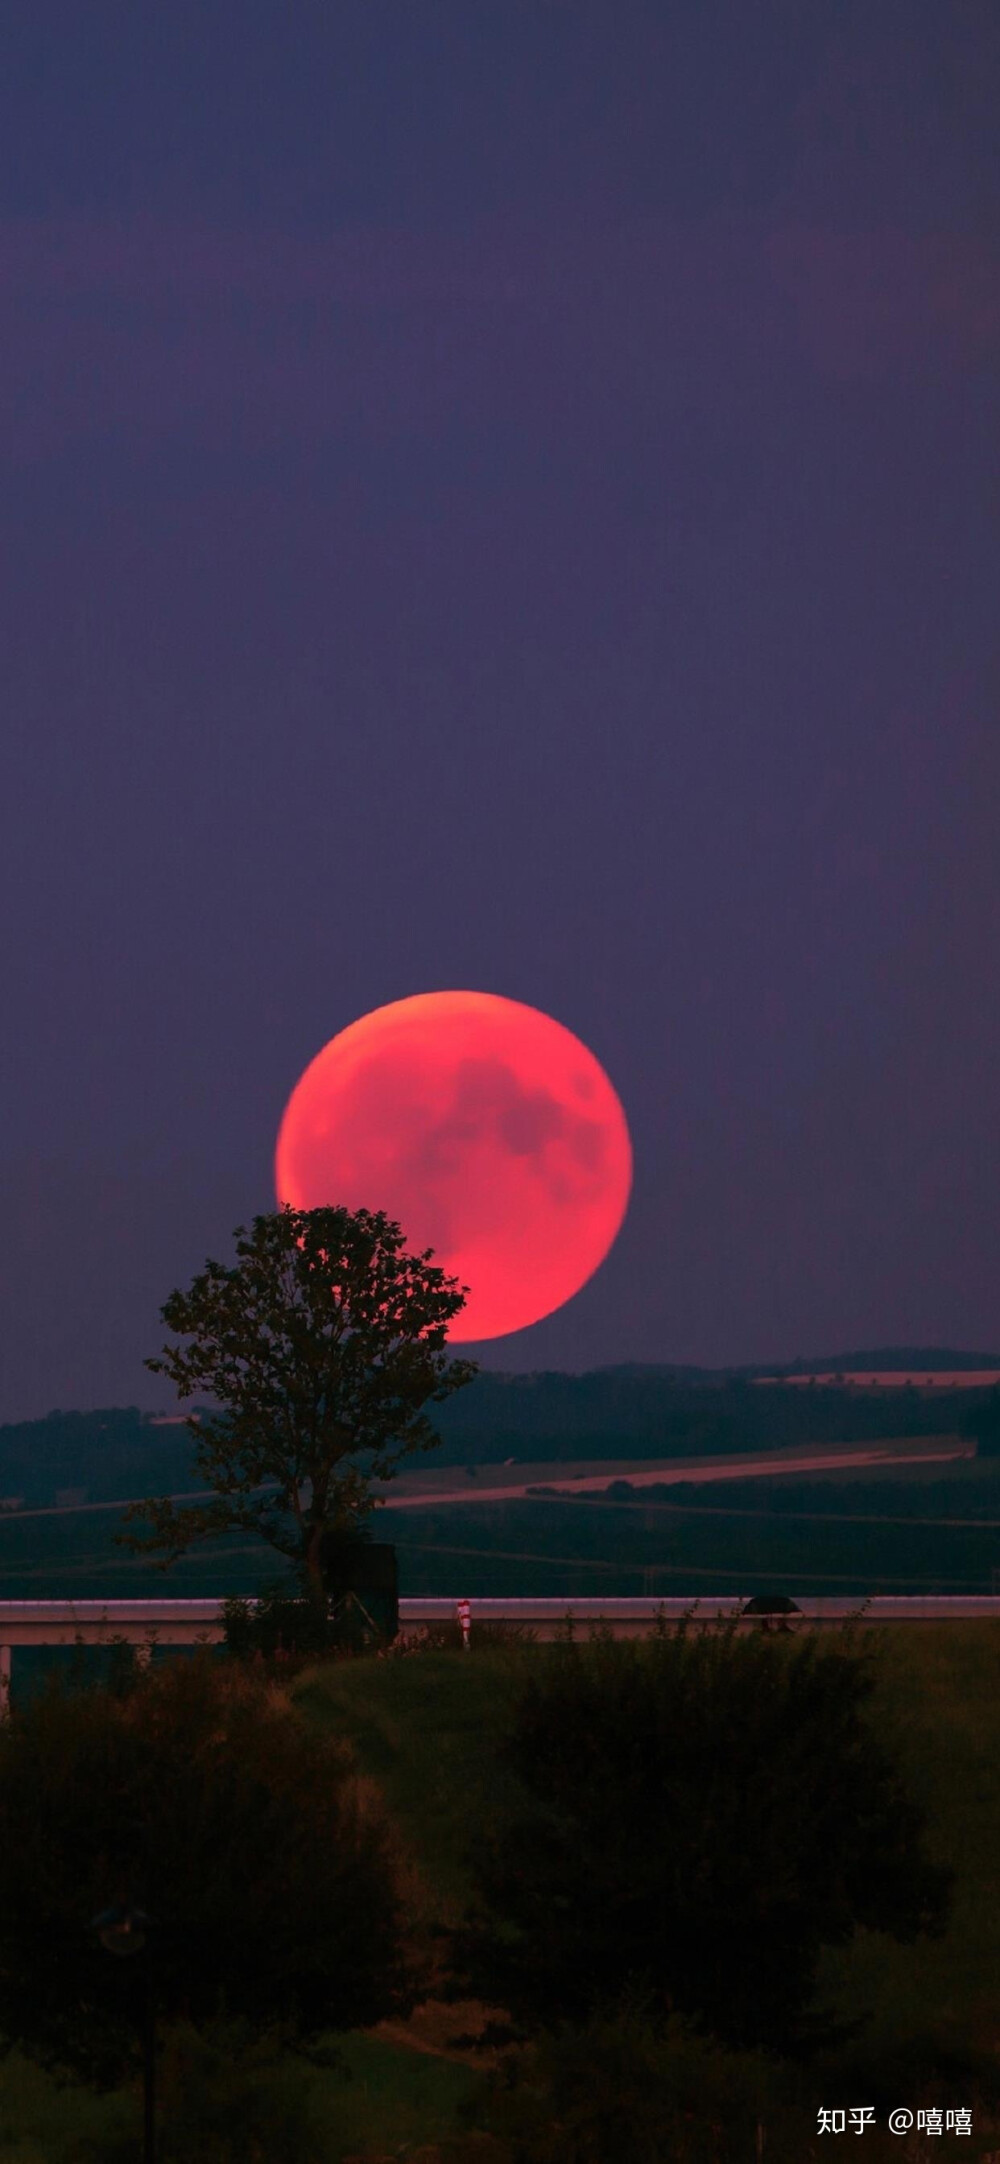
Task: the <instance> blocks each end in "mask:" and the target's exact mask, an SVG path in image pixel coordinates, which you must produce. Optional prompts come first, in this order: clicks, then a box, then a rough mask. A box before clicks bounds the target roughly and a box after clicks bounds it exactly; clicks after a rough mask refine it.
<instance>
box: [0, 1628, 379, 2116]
mask: <svg viewBox="0 0 1000 2164" xmlns="http://www.w3.org/2000/svg"><path fill="white" fill-rule="evenodd" d="M115 1904H123V1905H132V1906H136V1907H138V1908H140V1909H142V1910H143V1911H144V1912H146V1913H147V1914H148V1915H149V1916H150V1918H151V1919H152V1928H151V1931H150V1939H149V1944H150V1961H151V1968H152V1980H153V1987H154V1994H155V2002H156V2007H157V2012H158V2014H159V2016H160V2017H161V2018H166V2019H170V2018H175V2019H182V2020H186V2021H188V2022H191V2023H193V2024H194V2025H195V2026H196V2027H199V2028H200V2027H204V2026H205V2025H210V2024H212V2023H214V2022H215V2021H217V2020H218V2019H219V2018H222V2017H225V2018H226V2019H228V2020H230V2021H239V2022H242V2023H243V2024H244V2025H245V2026H246V2027H247V2028H248V2029H249V2031H250V2032H252V2033H259V2034H264V2033H266V2032H268V2031H270V2030H271V2029H272V2028H273V2027H274V2026H275V2025H280V2026H281V2027H283V2028H284V2030H285V2031H286V2033H287V2035H288V2036H289V2038H293V2039H294V2038H298V2039H300V2040H301V2039H306V2038H309V2037H314V2036H317V2035H319V2034H320V2033H321V2032H323V2031H326V2030H336V2029H349V2028H355V2027H363V2026H365V2025H366V2024H368V2023H372V2022H375V2021H378V2020H380V2019H382V2018H383V2016H385V2015H387V2014H389V2013H390V2012H391V2011H393V2010H394V2008H395V2007H396V2005H397V2004H398V2003H400V1999H401V1995H402V1997H403V1998H404V1999H405V1989H406V1971H405V1958H404V1955H403V1953H402V1951H401V1949H402V1946H403V1938H402V1932H403V1922H402V1918H403V1901H402V1895H401V1892H400V1871H399V1866H398V1862H397V1855H396V1847H395V1840H394V1836H393V1834H392V1831H391V1828H390V1825H389V1823H388V1821H387V1819H386V1817H385V1815H384V1812H383V1810H382V1807H381V1805H380V1803H379V1801H378V1799H377V1797H375V1796H374V1795H373V1794H372V1793H371V1792H370V1790H369V1789H368V1788H367V1787H366V1786H365V1785H364V1784H361V1783H359V1782H358V1780H357V1778H356V1776H355V1773H354V1769H353V1765H352V1762H351V1760H350V1757H349V1755H348V1754H347V1753H346V1752H345V1750H344V1749H343V1747H342V1746H341V1745H338V1744H337V1743H335V1742H334V1741H332V1740H331V1739H330V1738H328V1737H326V1736H323V1735H320V1734H318V1733H316V1732H314V1731H312V1730H310V1729H309V1728H308V1727H307V1725H306V1724H305V1723H304V1722H303V1721H302V1720H301V1719H300V1718H299V1717H298V1716H297V1715H296V1714H295V1713H294V1711H293V1710H292V1708H291V1707H290V1705H289V1704H288V1703H287V1701H282V1700H281V1699H280V1698H278V1697H277V1696H276V1695H275V1694H274V1693H270V1694H269V1693H268V1692H267V1691H266V1689H265V1688H264V1686H263V1685H262V1684H261V1683H260V1682H259V1681H257V1680H255V1679H254V1678H252V1677H250V1676H247V1675H246V1673H245V1672H244V1671H242V1670H239V1669H237V1670H233V1669H232V1668H229V1669H228V1670H226V1669H221V1670H220V1667H219V1665H218V1664H217V1663H214V1662H213V1661H212V1659H211V1657H210V1656H209V1655H199V1656H196V1657H195V1658H194V1659H188V1660H175V1661H172V1662H163V1663H162V1664H157V1665H156V1666H155V1667H154V1668H153V1669H152V1670H151V1671H150V1672H149V1674H148V1676H146V1677H145V1678H144V1679H142V1680H141V1681H140V1682H139V1683H138V1684H137V1687H136V1688H135V1689H134V1690H132V1691H131V1692H129V1693H128V1694H126V1695H124V1696H122V1695H118V1696H115V1695H114V1694H112V1693H111V1692H109V1691H105V1690H92V1691H83V1692H79V1693H70V1694H65V1693H51V1694H49V1695H47V1696H45V1697H42V1698H40V1699H36V1700H35V1701H33V1702H29V1704H28V1705H26V1706H25V1707H23V1708H18V1707H15V1708H14V1711H13V1713H12V1715H11V1718H10V1720H9V1721H8V1722H6V1723H5V1724H4V1725H3V1728H2V1730H0V2035H2V2036H3V2038H4V2039H5V2041H6V2043H7V2044H11V2043H14V2044H18V2045H20V2046H21V2047H22V2048H23V2049H24V2050H25V2051H26V2052H27V2053H28V2054H29V2055H31V2056H34V2057H36V2058H39V2059H41V2060H42V2061H43V2062H45V2063H49V2064H52V2065H56V2066H64V2067H67V2068H70V2069H72V2070H73V2071H75V2072H77V2073H79V2074H81V2075H82V2076H83V2078H84V2079H86V2080H96V2081H98V2082H110V2081H114V2080H116V2079H118V2078H120V2076H121V2075H122V2074H123V2073H125V2072H126V2071H127V2070H128V2068H129V2067H130V2065H132V2064H134V2063H135V2059H136V2055H137V2050H138V2041H137V2032H136V2009H137V2006H141V2003H142V1975H141V1971H142V1964H143V1963H144V1961H145V1959H146V1955H145V1954H144V1953H137V1954H134V1955H132V1956H130V1957H128V1958H126V1959H120V1958H116V1957H115V1956H114V1955H113V1954H110V1953H108V1952H107V1951H106V1950H105V1949H104V1947H103V1946H101V1945H100V1944H99V1943H97V1941H96V1939H95V1937H94V1934H93V1932H92V1931H91V1930H90V1929H89V1925H90V1923H91V1920H92V1919H93V1918H94V1917H95V1916H96V1915H99V1914H100V1913H101V1912H102V1911H103V1910H104V1909H106V1908H108V1907H109V1906H112V1905H115Z"/></svg>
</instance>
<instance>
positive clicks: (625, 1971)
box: [456, 1630, 949, 2050]
mask: <svg viewBox="0 0 1000 2164" xmlns="http://www.w3.org/2000/svg"><path fill="white" fill-rule="evenodd" d="M872 1687H873V1677H872V1673H871V1662H870V1658H869V1657H867V1656H863V1655H861V1654H860V1653H859V1652H857V1651H855V1650H854V1649H853V1647H852V1646H851V1645H850V1644H849V1643H847V1642H845V1641H844V1640H843V1639H834V1640H831V1639H823V1640H822V1641H821V1640H820V1639H819V1638H818V1637H817V1636H816V1635H815V1634H810V1635H808V1636H805V1637H803V1636H799V1637H782V1636H771V1635H769V1634H768V1635H764V1634H760V1635H758V1634H757V1633H754V1635H753V1636H752V1637H751V1638H745V1637H744V1638H740V1637H737V1636H736V1634H735V1632H734V1630H728V1631H723V1632H719V1633H708V1634H698V1635H697V1636H692V1635H689V1634H685V1633H683V1632H682V1633H680V1634H677V1635H673V1636H670V1635H666V1634H665V1635H663V1636H662V1637H661V1638H659V1639H654V1640H652V1641H646V1642H644V1643H643V1642H640V1641H637V1640H629V1641H626V1642H624V1643H622V1642H618V1643H615V1642H612V1641H610V1640H606V1641H598V1642H596V1643H591V1644H588V1645H585V1646H580V1645H574V1644H569V1645H565V1644H564V1645H560V1646H557V1647H553V1648H552V1649H550V1651H549V1654H548V1657H547V1658H546V1659H544V1660H542V1659H539V1660H536V1662H534V1663H533V1664H532V1667H531V1669H530V1670H526V1671H525V1672H524V1675H523V1678H522V1681H521V1684H520V1691H519V1696H518V1697H517V1699H516V1701H515V1705H514V1709H513V1712H512V1714H511V1716H510V1723H509V1732H508V1735H507V1738H506V1742H505V1745H504V1746H503V1750H502V1755H503V1757H504V1758H505V1760H506V1762H507V1765H508V1767H509V1768H510V1769H512V1770H513V1772H514V1774H515V1775H516V1777H517V1780H518V1782H519V1784H520V1788H521V1794H522V1801H521V1802H520V1804H517V1803H514V1804H511V1803H507V1804H506V1805H502V1804H500V1803H498V1804H497V1806H496V1809H497V1812H498V1814H500V1815H498V1816H497V1818H496V1819H495V1821H494V1823H493V1824H492V1826H491V1827H487V1828H485V1829H484V1832H483V1835H482V1836H481V1838H480V1840H479V1843H478V1845H477V1848H476V1851H475V1853H474V1856H473V1859H472V1862H473V1870H474V1875H475V1880H476V1883H477V1887H478V1895H479V1908H478V1915H477V1917H476V1919H475V1920H474V1922H473V1924H472V1925H471V1926H470V1927H469V1928H468V1929H466V1930H465V1931H463V1932H460V1933H459V1934H458V1935H457V1937H456V1958H457V1961H458V1964H459V1967H460V1968H461V1969H462V1971H463V1974H464V1979H465V1984H464V1988H466V1989H468V1990H471V1991H472V1992H473V1993H474V1994H475V1995H477V1996H479V1997H481V1998H483V1999H485V2000H487V2001H488V2002H489V2003H491V2004H494V2005H500V2006H506V2007H508V2008H509V2009H510V2011H511V2013H512V2015H513V2016H514V2018H515V2020H516V2021H517V2022H518V2023H519V2024H520V2026H521V2028H522V2030H523V2031H525V2032H528V2033H531V2032H532V2031H536V2030H538V2029H539V2028H542V2027H550V2026H552V2025H553V2024H554V2023H555V2022H557V2021H559V2020H561V2019H565V2020H569V2021H573V2022H581V2021H585V2020H586V2019H587V2018H588V2017H590V2016H591V2015H592V2014H593V2013H594V2011H595V2010H597V2009H600V2008H602V2007H604V2006H606V2005H607V2004H608V2002H609V2001H613V2000H614V1999H616V1998H617V1997H618V1996H620V1994H621V1993H622V1992H624V1991H627V1990H630V1989H632V1990H639V1991H641V1992H644V1993H649V1994H651V1997H652V2000H653V2003H655V2004H656V2005H657V2006H658V2007H659V2009H660V2011H661V2013H663V2014H666V2013H668V2012H670V2011H678V2012H681V2013H684V2014H686V2015H691V2016H695V2017H700V2018H702V2019H703V2020H704V2021H705V2022H706V2023H707V2025H708V2027H709V2028H710V2029H711V2030H712V2031H713V2032H714V2034H715V2035H716V2036H718V2037H719V2038H720V2039H723V2040H724V2041H726V2042H727V2043H729V2044H731V2045H734V2046H741V2047H742V2046H758V2045H763V2046H765V2047H767V2046H774V2047H779V2048H783V2049H788V2050H792V2049H793V2048H800V2047H804V2046H806V2045H807V2044H808V2043H809V2042H810V2041H819V2040H820V2036H821V2032H820V2030H819V2028H818V2026H817V2025H816V2024H815V2023H814V2022H813V2021H812V2020H811V2018H810V2013H809V2004H810V2000H811V1997H812V1994H813V1989H814V1984H815V1977H816V1970H817V1964H818V1959H819V1955H820V1952H821V1949H822V1948H824V1947H827V1946H834V1945H839V1944H843V1943H844V1942H846V1941H847V1940H849V1939H850V1938H851V1936H852V1935H853V1932H854V1930H855V1928H856V1927H857V1926H859V1925H864V1926H867V1927H868V1928H869V1929H872V1930H877V1931H885V1932H888V1933H890V1934H891V1935H893V1936H894V1937H896V1938H899V1939H908V1938H913V1937H915V1936H916V1935H917V1934H918V1933H919V1932H923V1931H939V1930H940V1929H941V1928H942V1925H943V1920H944V1916H945V1913H946V1908H947V1893H948V1885H949V1878H948V1874H947V1873H945V1872H943V1871H942V1870H940V1869H939V1868H937V1867H936V1866H935V1865H934V1864H932V1863H931V1862H930V1861H929V1860H928V1859H927V1857H926V1856H925V1854H924V1852H923V1849H922V1846H921V1835H922V1822H921V1817H920V1814H919V1812H918V1810H917V1809H916V1807H915V1805H914V1804H913V1803H912V1802H911V1801H910V1799H909V1798H908V1796H907V1795H906V1794H905V1793H904V1791H903V1787H902V1784H901V1782H900V1779H899V1777H898V1775H897V1773H896V1771H895V1769H894V1767H893V1765H892V1763H891V1761H890V1759H889V1757H888V1756H887V1754H886V1752H885V1750H884V1748H883V1745H882V1743H881V1741H880V1739H879V1737H878V1735H877V1733H876V1731H875V1728H874V1726H873V1724H872V1721H871V1719H870V1717H869V1713H868V1706H867V1701H868V1699H869V1695H870V1692H871V1689H872ZM497 1793H498V1795H501V1794H502V1791H501V1790H500V1788H499V1785H498V1791H497ZM508 1793H509V1791H508ZM827 2035H828V2036H829V2032H827Z"/></svg>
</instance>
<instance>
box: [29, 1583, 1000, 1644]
mask: <svg viewBox="0 0 1000 2164" xmlns="http://www.w3.org/2000/svg"><path fill="white" fill-rule="evenodd" d="M747 1599H748V1595H747V1594H745V1593H700V1594H694V1593H688V1594H669V1595H664V1596H657V1595H656V1594H625V1595H612V1594H592V1595H588V1596H585V1597H581V1596H579V1595H576V1594H568V1595H563V1594H550V1595H544V1596H534V1595H527V1596H522V1597H520V1598H516V1599H515V1598H511V1599H508V1598H506V1597H503V1598H492V1597H490V1596H488V1595H483V1596H480V1597H479V1598H478V1599H475V1598H474V1599H472V1600H471V1601H470V1603H469V1606H470V1609H471V1614H472V1621H473V1623H477V1622H479V1623H518V1624H521V1625H523V1626H526V1627H527V1628H529V1629H534V1630H537V1631H538V1632H539V1633H540V1634H541V1635H543V1636H550V1635H552V1634H554V1633H555V1632H556V1631H558V1630H560V1629H561V1628H562V1627H563V1626H564V1625H565V1623H566V1620H567V1618H570V1619H572V1621H573V1623H574V1624H581V1625H584V1626H586V1627H593V1626H595V1625H599V1624H601V1623H604V1624H606V1625H608V1626H609V1627H610V1628H611V1629H612V1630H618V1631H622V1632H625V1631H627V1632H629V1633H641V1632H643V1631H648V1630H652V1629H653V1628H654V1627H655V1624H656V1621H657V1618H658V1617H659V1616H663V1617H665V1618H666V1619H667V1620H668V1621H677V1620H679V1619H680V1618H681V1617H682V1616H685V1615H690V1616H692V1617H693V1618H694V1619H695V1620H696V1621H698V1622H702V1623H706V1622H714V1621H715V1620H720V1621H724V1620H726V1619H728V1618H730V1617H732V1616H734V1615H739V1614H741V1613H742V1612H743V1610H744V1609H745V1608H746V1604H747ZM250 1605H251V1606H253V1603H252V1602H251V1604H250ZM457 1605H458V1603H457V1599H456V1598H455V1597H453V1596H452V1595H450V1594H448V1595H443V1594H441V1595H433V1596H429V1597H427V1598H424V1599H403V1600H401V1601H400V1603H399V1622H400V1629H401V1630H402V1631H404V1632H413V1631H415V1630H419V1629H420V1627H421V1625H423V1624H428V1623H446V1622H453V1621H454V1619H455V1613H456V1608H457ZM796 1609H797V1611H798V1613H799V1615H800V1616H801V1618H802V1620H803V1621H811V1622H816V1623H839V1622H843V1621H845V1620H846V1619H847V1618H848V1617H849V1616H852V1615H861V1616H862V1618H863V1620H865V1621H866V1622H870V1623H912V1622H929V1623H939V1622H942V1621H947V1620H950V1619H951V1618H963V1617H974V1616H981V1617H993V1618H994V1619H995V1620H1000V1594H989V1593H981V1594H980V1593H914V1594H909V1593H902V1594H875V1595H872V1596H869V1597H866V1596H864V1595H861V1594H853V1595H852V1594H847V1595H829V1596H828V1595H826V1594H822V1595H816V1596H815V1597H810V1596H809V1595H803V1596H802V1597H801V1598H800V1599H799V1600H798V1601H797V1603H796ZM748 1620H751V1619H750V1618H748ZM753 1620H759V1617H758V1618H753ZM223 1635H224V1626H223V1601H222V1599H221V1598H219V1599H211V1600H140V1599H134V1600H4V1601H0V1649H2V1648H4V1647H7V1648H9V1647H11V1646H15V1645H35V1646H44V1645H48V1646H58V1645H76V1644H81V1643H82V1644H84V1645H100V1644H107V1643H108V1642H109V1641H110V1640H112V1639H119V1640H125V1641H126V1642H127V1643H129V1644H132V1645H143V1644H158V1645H175V1646H176V1645H195V1644H199V1643H201V1644H206V1645H212V1644H215V1643H218V1641H219V1640H221V1638H222V1637H223ZM0 1658H2V1655H0Z"/></svg>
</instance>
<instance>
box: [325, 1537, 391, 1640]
mask: <svg viewBox="0 0 1000 2164" xmlns="http://www.w3.org/2000/svg"><path fill="white" fill-rule="evenodd" d="M323 1571H324V1576H325V1577H326V1581H327V1584H328V1586H329V1587H330V1593H331V1600H332V1616H333V1621H334V1623H335V1624H337V1625H338V1626H339V1627H340V1632H341V1633H342V1634H343V1636H344V1637H345V1638H346V1639H348V1640H349V1641H353V1640H354V1639H355V1638H356V1637H357V1638H359V1639H361V1638H363V1637H364V1635H365V1632H366V1631H367V1630H375V1631H376V1632H377V1633H378V1636H379V1637H380V1638H382V1639H384V1640H385V1641H386V1643H388V1642H389V1641H390V1640H391V1639H393V1638H395V1637H396V1635H397V1633H398V1631H399V1572H398V1570H397V1567H396V1550H395V1548H393V1547H392V1546H391V1545H390V1543H389V1542H388V1541H377V1540H341V1539H338V1538H337V1537H336V1536H335V1535H332V1534H331V1535H329V1536H328V1538H327V1540H326V1542H325V1543H324V1547H323Z"/></svg>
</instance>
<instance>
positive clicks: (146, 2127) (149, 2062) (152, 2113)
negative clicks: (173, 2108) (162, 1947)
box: [142, 1939, 156, 2164]
mask: <svg viewBox="0 0 1000 2164" xmlns="http://www.w3.org/2000/svg"><path fill="white" fill-rule="evenodd" d="M143 1960H144V1962H145V1967H146V2008H145V2020H144V2023H143V2053H142V2060H143V2064H142V2156H143V2164H156V2002H155V1999H154V1997H153V1955H152V1950H151V1948H150V1944H149V1940H148V1939H147V1940H146V1949H145V1953H144V1955H143Z"/></svg>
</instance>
